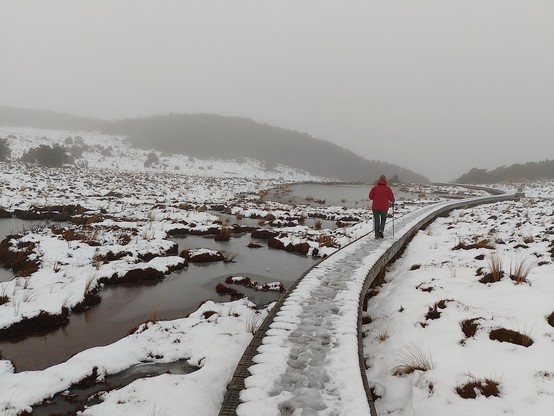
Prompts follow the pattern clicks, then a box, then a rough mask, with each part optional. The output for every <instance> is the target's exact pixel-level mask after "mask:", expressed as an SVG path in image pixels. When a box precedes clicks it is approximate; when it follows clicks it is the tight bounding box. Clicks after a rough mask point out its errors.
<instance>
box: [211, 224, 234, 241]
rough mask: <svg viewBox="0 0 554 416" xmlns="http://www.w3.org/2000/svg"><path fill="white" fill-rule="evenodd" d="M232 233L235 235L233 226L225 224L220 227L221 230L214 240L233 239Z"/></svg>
mask: <svg viewBox="0 0 554 416" xmlns="http://www.w3.org/2000/svg"><path fill="white" fill-rule="evenodd" d="M231 235H233V230H232V229H231V227H228V226H226V225H224V226H222V227H221V228H220V229H219V232H218V233H217V234H216V235H215V237H214V240H215V241H229V240H230V239H231Z"/></svg>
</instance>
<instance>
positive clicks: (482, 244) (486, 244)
mask: <svg viewBox="0 0 554 416" xmlns="http://www.w3.org/2000/svg"><path fill="white" fill-rule="evenodd" d="M481 248H486V249H489V250H492V249H494V248H495V243H494V242H493V241H491V240H489V239H488V238H483V239H477V238H475V241H474V242H473V243H469V244H468V243H466V242H464V241H460V242H459V243H458V244H456V245H455V246H454V247H453V248H452V250H472V249H481Z"/></svg>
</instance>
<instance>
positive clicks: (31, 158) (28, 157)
mask: <svg viewBox="0 0 554 416" xmlns="http://www.w3.org/2000/svg"><path fill="white" fill-rule="evenodd" d="M21 161H22V162H28V163H38V164H40V165H43V166H47V167H49V168H57V167H61V166H62V165H63V164H64V163H65V162H66V161H67V155H66V153H65V149H64V148H63V147H62V146H60V145H58V144H54V145H52V146H47V145H44V144H41V145H40V146H39V147H35V148H33V149H29V151H28V152H27V153H25V154H24V155H23V156H21Z"/></svg>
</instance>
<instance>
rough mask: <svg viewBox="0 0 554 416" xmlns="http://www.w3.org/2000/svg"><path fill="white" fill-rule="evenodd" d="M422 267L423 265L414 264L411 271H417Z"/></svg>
mask: <svg viewBox="0 0 554 416" xmlns="http://www.w3.org/2000/svg"><path fill="white" fill-rule="evenodd" d="M420 267H421V264H413V265H412V267H410V270H417V269H419V268H420Z"/></svg>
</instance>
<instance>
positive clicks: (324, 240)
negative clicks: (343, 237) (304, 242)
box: [317, 234, 336, 247]
mask: <svg viewBox="0 0 554 416" xmlns="http://www.w3.org/2000/svg"><path fill="white" fill-rule="evenodd" d="M317 243H318V244H319V246H320V247H336V244H335V239H334V237H333V236H331V235H323V234H322V235H320V236H319V237H318V238H317Z"/></svg>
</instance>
